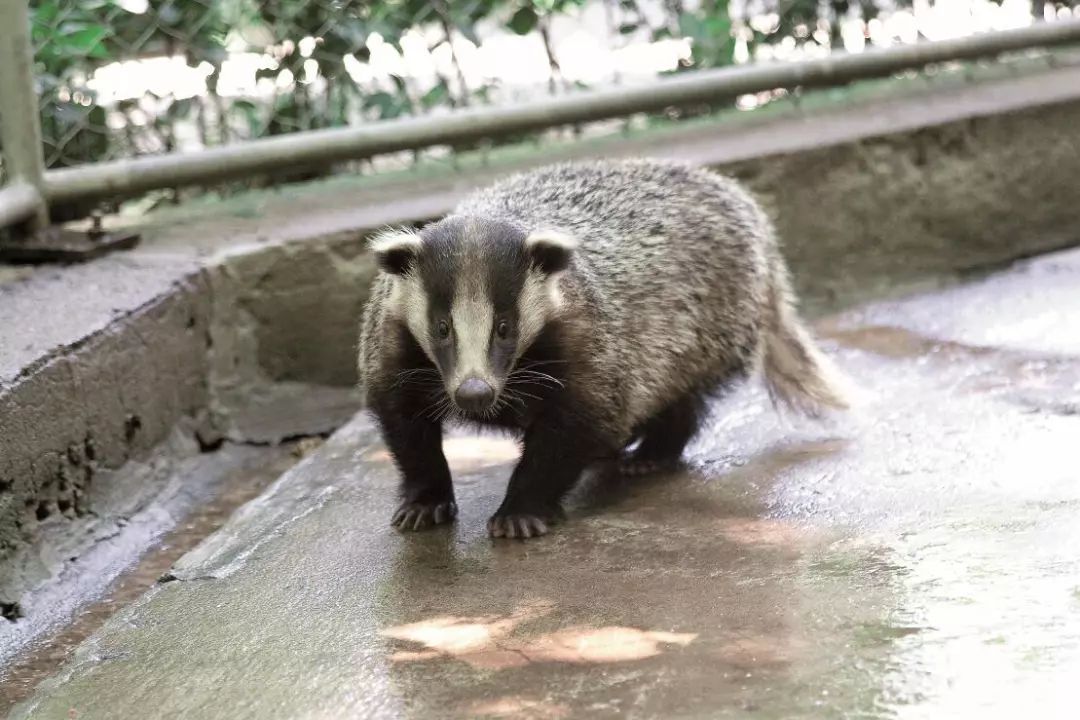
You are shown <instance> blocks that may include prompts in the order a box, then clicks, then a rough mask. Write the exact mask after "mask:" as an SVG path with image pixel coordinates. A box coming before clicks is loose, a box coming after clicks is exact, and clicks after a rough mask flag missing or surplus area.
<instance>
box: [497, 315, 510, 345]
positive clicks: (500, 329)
mask: <svg viewBox="0 0 1080 720" xmlns="http://www.w3.org/2000/svg"><path fill="white" fill-rule="evenodd" d="M495 334H496V335H498V336H499V337H500V338H502V339H503V340H505V339H506V336H507V335H509V334H510V325H509V324H507V322H506V321H505V320H500V321H499V324H498V325H496V326H495Z"/></svg>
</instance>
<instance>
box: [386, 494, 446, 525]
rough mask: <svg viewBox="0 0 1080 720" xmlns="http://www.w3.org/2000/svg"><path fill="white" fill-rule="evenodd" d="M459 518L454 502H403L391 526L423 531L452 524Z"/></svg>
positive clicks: (395, 512)
mask: <svg viewBox="0 0 1080 720" xmlns="http://www.w3.org/2000/svg"><path fill="white" fill-rule="evenodd" d="M455 517H457V503H455V502H454V501H453V500H444V501H441V502H408V501H406V502H403V503H401V505H400V506H398V509H397V510H395V511H394V517H393V518H392V519H391V520H390V524H391V525H393V526H394V527H396V528H397V529H398V530H423V529H424V528H428V527H432V526H435V525H442V524H443V523H448V522H451V521H452V520H453V519H454V518H455Z"/></svg>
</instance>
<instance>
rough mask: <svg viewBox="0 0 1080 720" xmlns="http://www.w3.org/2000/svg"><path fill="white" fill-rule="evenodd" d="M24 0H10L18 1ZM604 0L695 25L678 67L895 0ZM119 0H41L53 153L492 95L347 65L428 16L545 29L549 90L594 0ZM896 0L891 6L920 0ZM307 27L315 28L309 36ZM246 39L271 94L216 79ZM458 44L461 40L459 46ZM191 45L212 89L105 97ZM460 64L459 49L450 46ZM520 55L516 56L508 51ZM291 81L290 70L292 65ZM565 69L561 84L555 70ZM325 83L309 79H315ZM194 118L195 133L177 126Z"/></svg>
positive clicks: (165, 142) (381, 113)
mask: <svg viewBox="0 0 1080 720" xmlns="http://www.w3.org/2000/svg"><path fill="white" fill-rule="evenodd" d="M20 1H24V0H0V2H20ZM592 1H594V2H603V3H604V4H605V5H606V6H607V7H606V9H607V10H608V11H609V14H610V17H611V28H610V31H611V39H612V42H621V41H622V39H629V38H631V37H633V38H637V39H642V38H645V39H654V40H655V39H661V38H666V37H675V36H678V37H687V38H689V39H690V41H691V48H692V55H691V57H690V58H689V59H688V60H687V62H686V63H685V65H684V67H681V68H679V69H680V70H686V69H698V68H710V67H720V66H724V65H728V64H730V63H732V62H733V61H734V52H735V48H736V43H735V37H736V35H738V36H739V37H742V38H744V39H746V40H748V41H749V44H750V47H751V50H753V49H754V48H755V47H756V46H759V45H761V44H763V43H766V44H767V43H775V42H778V41H779V40H781V39H783V38H786V37H794V38H795V39H796V42H797V43H812V42H818V39H820V38H821V35H820V33H819V34H817V35H814V30H815V29H817V28H818V27H819V23H824V24H825V26H827V27H828V28H829V37H828V40H827V43H828V44H834V45H835V44H837V43H838V42H839V31H838V28H839V22H838V19H839V18H841V17H844V16H846V15H848V14H850V13H856V14H859V15H861V16H862V17H863V18H864V19H869V18H871V17H874V16H876V15H877V14H878V13H879V12H880V11H881V9H880V8H879V6H878V5H877V4H875V2H882V3H884V2H885V0H828V1H827V2H821V1H820V0H783V2H781V0H765V2H766V7H765V9H766V10H768V9H769V3H772V9H773V10H775V11H776V12H777V13H778V17H779V21H778V22H777V23H776V25H775V27H773V28H769V29H768V30H767V31H761V30H752V31H751V29H750V28H749V27H747V26H746V25H745V23H744V22H742V21H740V20H733V16H732V13H731V12H730V8H729V0H700V2H698V3H695V4H694V9H693V10H688V9H686V7H685V5H684V3H683V2H682V1H681V0H664V1H663V2H662V3H661V7H662V16H660V17H658V16H657V13H656V12H655V5H656V4H655V3H652V4H651V5H650V7H651V8H652V9H651V10H650V12H649V13H646V12H644V11H643V9H642V8H641V7H639V5H638V1H637V0H592ZM120 2H121V0H30V7H31V12H32V18H33V35H32V37H33V42H34V45H35V49H36V62H37V78H38V82H39V86H40V87H39V89H40V93H41V97H42V113H43V117H42V125H43V128H44V134H45V137H46V143H47V147H46V155H47V160H48V163H49V165H50V166H54V167H56V166H67V165H72V164H77V163H82V162H88V161H95V160H102V159H108V158H111V157H116V156H127V155H132V154H138V153H142V152H160V151H162V150H171V149H174V148H175V147H176V145H177V142H178V140H177V138H179V137H182V136H184V135H185V133H186V134H187V135H188V136H190V128H191V127H192V126H194V127H195V128H196V129H197V132H198V135H199V140H200V142H201V143H202V144H203V145H212V144H216V143H222V142H228V141H231V140H233V139H236V138H247V137H258V136H265V135H276V134H281V133H288V132H293V131H296V130H304V129H312V128H321V127H332V126H338V125H344V124H347V123H351V122H362V121H366V120H374V119H392V118H398V117H403V116H408V115H416V114H422V113H427V112H431V111H434V110H436V109H438V108H441V107H447V106H449V107H457V106H464V105H471V104H476V103H486V102H488V101H489V98H490V97H491V95H492V91H493V88H492V87H491V86H481V87H473V86H470V87H464V81H463V77H464V76H463V73H462V72H461V69H460V67H458V66H455V67H456V70H457V72H456V74H454V75H452V76H451V77H437V78H436V80H435V82H434V84H429V86H426V87H415V81H414V80H411V79H409V78H403V77H395V78H392V81H391V82H390V83H389V84H384V85H377V84H373V83H359V82H357V81H356V80H354V78H353V77H352V76H351V75H350V74H349V71H348V68H349V63H351V62H352V60H353V59H354V58H355V59H356V60H358V61H360V62H365V61H367V60H368V59H369V58H370V55H371V48H370V47H369V44H368V43H369V40H370V39H371V37H372V36H373V33H377V34H378V35H379V36H381V37H382V39H383V41H384V42H387V43H390V44H391V45H392V46H394V47H396V48H398V49H399V50H400V49H401V40H402V38H403V37H404V36H405V35H406V33H408V32H409V31H410V30H413V29H417V28H420V29H423V30H424V31H425V37H427V38H429V41H430V42H431V43H432V46H431V49H434V47H436V46H438V45H441V44H443V43H445V42H448V41H451V40H452V38H466V39H468V40H469V41H471V42H473V43H475V44H479V42H480V40H479V38H478V37H477V31H476V27H477V25H478V23H481V22H487V23H488V24H489V25H490V24H495V25H498V26H502V27H505V28H507V29H508V30H510V31H511V32H514V33H517V34H519V35H528V34H531V33H537V34H539V36H540V37H541V38H542V40H543V44H544V48H545V50H546V51H547V54H548V59H549V63H550V66H551V77H552V82H551V88H550V89H551V92H553V93H554V92H557V91H558V90H559V86H560V84H561V87H562V88H564V89H569V88H571V87H572V86H573V83H570V82H568V81H567V80H566V79H565V78H563V77H562V72H561V68H560V66H559V63H558V59H557V58H556V56H555V50H554V49H553V47H552V43H551V39H550V37H549V34H548V33H549V28H550V23H551V20H552V18H553V17H554V16H556V15H559V14H562V13H572V12H576V11H578V10H579V9H580V8H581V7H583V6H584V5H586V3H587V0H435V1H434V2H431V1H428V0H423V1H422V0H381V1H372V0H146V3H145V5H146V7H145V11H144V12H132V11H131V10H129V9H127V8H134V9H138V8H137V6H136V3H134V2H132V1H130V0H129V1H126V2H124V4H123V5H121V4H120ZM911 2H912V0H889V3H888V5H887V6H886V5H884V4H883V5H882V6H881V7H888V8H890V9H891V8H898V7H905V6H910V4H911ZM304 38H315V39H316V42H315V43H314V46H313V47H310V45H311V43H310V41H308V43H307V44H303V43H301V42H300V41H301V40H302V39H304ZM815 38H818V39H815ZM245 45H246V46H247V49H249V50H250V51H252V52H256V53H260V54H262V53H265V54H266V55H267V56H269V57H272V58H273V64H274V66H273V67H271V68H267V69H264V70H260V71H259V77H261V78H265V79H266V80H269V81H272V82H273V87H275V88H278V89H277V90H275V92H274V95H273V97H271V98H269V99H266V98H258V99H255V98H224V97H222V96H220V95H219V94H218V92H217V89H218V83H219V81H220V80H221V71H222V65H223V63H224V61H225V59H226V57H227V52H226V51H227V48H228V49H229V50H233V49H236V48H237V47H240V48H243V46H245ZM453 48H454V45H453V44H451V49H453ZM161 55H173V56H177V55H178V56H181V57H183V58H185V60H186V62H187V63H188V64H189V65H190V66H200V65H202V66H203V67H209V69H210V70H209V74H208V76H207V78H206V93H204V94H199V95H197V96H196V97H194V98H172V97H165V98H155V97H147V98H143V99H139V100H132V101H123V102H120V103H118V104H116V105H114V106H112V107H109V108H104V107H102V106H101V105H100V104H99V102H98V98H97V97H96V96H95V94H94V92H93V91H92V90H91V88H90V87H89V80H90V78H91V76H92V73H93V71H94V70H95V69H96V68H99V67H101V66H103V65H106V64H108V63H111V62H114V61H116V60H125V59H133V58H147V57H154V56H161ZM453 59H454V62H455V63H457V56H456V54H454V56H453ZM511 61H512V60H511ZM290 77H291V78H292V79H293V81H290V82H286V80H288V78H290ZM556 78H557V79H558V81H559V83H556ZM313 79H314V80H315V82H311V81H312V80H313ZM178 127H184V128H186V130H185V131H184V132H178Z"/></svg>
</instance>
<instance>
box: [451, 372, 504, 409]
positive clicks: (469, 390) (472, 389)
mask: <svg viewBox="0 0 1080 720" xmlns="http://www.w3.org/2000/svg"><path fill="white" fill-rule="evenodd" d="M494 401H495V389H494V388H493V387H491V385H489V384H488V383H486V382H484V381H483V380H481V379H480V378H478V377H471V378H465V381H464V382H462V383H461V384H460V385H458V389H457V391H456V392H454V402H456V403H457V404H458V407H460V408H461V409H462V410H465V411H466V412H483V411H484V410H487V409H488V408H489V407H491V403H492V402H494Z"/></svg>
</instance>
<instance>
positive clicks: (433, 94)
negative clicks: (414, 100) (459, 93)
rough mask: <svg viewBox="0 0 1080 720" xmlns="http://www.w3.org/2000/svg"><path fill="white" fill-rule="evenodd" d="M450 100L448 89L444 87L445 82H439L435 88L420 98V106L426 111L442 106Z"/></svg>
mask: <svg viewBox="0 0 1080 720" xmlns="http://www.w3.org/2000/svg"><path fill="white" fill-rule="evenodd" d="M449 99H450V88H448V87H447V86H446V83H445V82H440V83H439V84H438V85H436V86H435V87H433V88H431V89H430V90H428V91H427V92H426V93H424V96H423V97H422V98H420V104H421V105H423V106H424V108H426V109H429V110H430V109H431V108H433V107H435V106H436V105H442V104H443V103H445V102H446V101H447V100H449Z"/></svg>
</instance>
